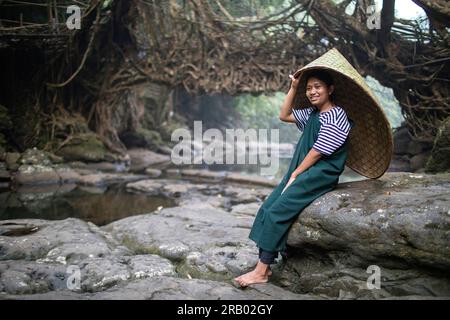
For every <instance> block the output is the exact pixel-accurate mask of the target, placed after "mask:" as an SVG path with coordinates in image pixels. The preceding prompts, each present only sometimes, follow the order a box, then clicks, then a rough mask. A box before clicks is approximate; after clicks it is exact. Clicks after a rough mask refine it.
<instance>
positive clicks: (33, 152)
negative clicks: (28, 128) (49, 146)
mask: <svg viewBox="0 0 450 320" xmlns="http://www.w3.org/2000/svg"><path fill="white" fill-rule="evenodd" d="M18 161H19V163H20V164H22V165H23V164H28V165H40V166H51V165H52V161H51V160H50V158H49V156H48V155H47V153H46V152H44V151H41V150H38V149H37V148H32V149H27V150H25V152H24V153H23V154H22V155H21V156H20V158H19V160H18Z"/></svg>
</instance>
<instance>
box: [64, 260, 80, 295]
mask: <svg viewBox="0 0 450 320" xmlns="http://www.w3.org/2000/svg"><path fill="white" fill-rule="evenodd" d="M66 273H67V274H69V277H68V278H67V282H66V285H67V289H69V290H72V291H75V290H80V289H81V271H80V267H79V266H76V265H70V266H68V267H67V270H66Z"/></svg>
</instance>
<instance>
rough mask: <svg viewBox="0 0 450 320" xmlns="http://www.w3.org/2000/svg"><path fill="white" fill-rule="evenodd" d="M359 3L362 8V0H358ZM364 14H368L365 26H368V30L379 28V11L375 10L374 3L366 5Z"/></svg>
mask: <svg viewBox="0 0 450 320" xmlns="http://www.w3.org/2000/svg"><path fill="white" fill-rule="evenodd" d="M359 4H360V5H361V7H363V8H364V6H363V3H362V1H360V2H359ZM366 14H367V16H368V17H367V22H366V24H367V28H369V30H373V29H376V30H379V29H381V12H380V11H377V6H376V5H370V6H367V9H366Z"/></svg>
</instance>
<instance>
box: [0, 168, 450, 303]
mask: <svg viewBox="0 0 450 320" xmlns="http://www.w3.org/2000/svg"><path fill="white" fill-rule="evenodd" d="M163 173H164V174H163V175H162V177H159V178H156V177H155V175H156V176H158V174H155V171H152V170H150V171H149V172H148V174H147V175H129V174H125V173H124V174H120V173H116V174H115V176H114V177H115V178H114V179H113V180H114V181H118V180H121V179H122V180H121V181H123V182H125V183H126V190H127V192H128V193H130V194H140V195H147V196H149V197H150V196H154V195H164V196H167V197H170V198H172V199H173V201H174V203H173V206H172V207H163V206H160V207H158V208H157V209H156V210H153V211H152V212H148V213H144V214H140V215H134V216H130V217H127V218H123V219H120V220H116V221H113V222H111V223H108V224H105V225H102V226H98V225H95V224H93V223H91V222H86V221H83V220H80V219H75V218H68V219H64V220H54V221H50V220H42V219H16V220H13V219H10V220H3V221H0V292H1V293H0V298H2V299H398V298H401V299H418V298H426V299H442V298H443V299H448V298H450V273H449V271H448V270H450V268H449V265H450V228H449V226H450V200H449V199H450V197H449V196H450V174H438V175H426V174H412V173H386V174H385V175H384V176H383V177H382V178H380V179H378V180H364V181H356V182H346V183H341V184H339V185H338V187H337V188H336V189H335V190H333V191H332V192H330V193H328V194H326V195H324V196H323V197H321V198H319V199H317V200H316V201H314V202H313V203H312V204H311V205H310V206H309V207H308V208H306V209H305V210H304V211H303V212H302V213H301V215H300V216H299V218H298V220H297V222H296V223H295V224H294V225H293V228H292V229H291V232H290V236H289V239H288V244H289V249H290V250H289V251H288V255H287V258H286V259H281V257H280V258H279V259H278V263H277V264H276V265H275V266H274V276H273V277H272V279H271V281H270V282H269V283H268V284H262V285H254V286H251V287H250V288H247V289H244V290H243V289H240V288H237V287H236V285H235V284H234V283H233V282H232V279H233V277H235V276H236V275H238V274H241V273H243V272H246V271H247V270H249V269H251V268H252V266H253V265H254V264H255V263H256V261H257V248H256V247H255V244H254V243H253V242H252V241H250V240H249V239H248V234H249V231H250V228H251V225H252V221H253V219H254V215H255V214H256V212H257V210H258V208H259V206H260V205H261V203H262V201H264V199H265V198H266V197H267V196H268V195H269V194H270V192H271V190H272V189H273V186H274V185H276V182H275V181H268V180H262V179H259V178H254V177H246V176H243V175H237V174H230V173H221V172H208V171H203V170H181V171H178V170H163ZM150 177H152V178H150ZM193 178H195V179H193ZM94 180H95V181H97V180H96V179H94ZM82 181H86V180H82ZM102 181H109V180H108V179H106V180H102ZM81 184H83V183H81ZM94 185H95V184H94ZM376 272H378V274H379V288H377V282H376V281H372V279H375V280H376V276H377V274H376ZM372 273H373V274H372Z"/></svg>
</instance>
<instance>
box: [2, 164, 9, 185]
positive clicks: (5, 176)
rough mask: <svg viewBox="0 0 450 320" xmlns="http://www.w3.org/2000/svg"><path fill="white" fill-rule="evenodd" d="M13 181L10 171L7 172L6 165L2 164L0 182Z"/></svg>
mask: <svg viewBox="0 0 450 320" xmlns="http://www.w3.org/2000/svg"><path fill="white" fill-rule="evenodd" d="M9 180H11V175H10V173H9V171H8V170H6V164H5V163H4V162H0V182H3V181H9Z"/></svg>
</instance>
